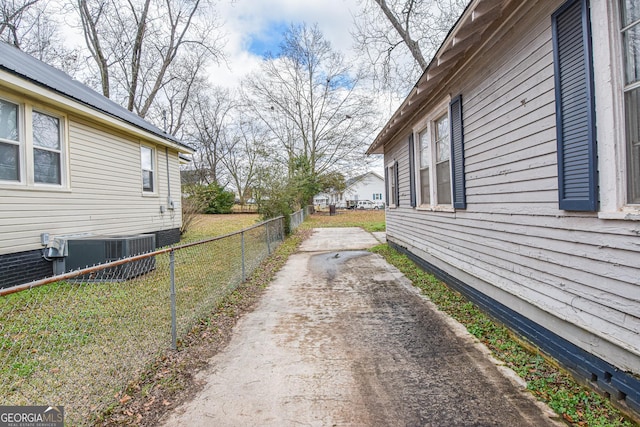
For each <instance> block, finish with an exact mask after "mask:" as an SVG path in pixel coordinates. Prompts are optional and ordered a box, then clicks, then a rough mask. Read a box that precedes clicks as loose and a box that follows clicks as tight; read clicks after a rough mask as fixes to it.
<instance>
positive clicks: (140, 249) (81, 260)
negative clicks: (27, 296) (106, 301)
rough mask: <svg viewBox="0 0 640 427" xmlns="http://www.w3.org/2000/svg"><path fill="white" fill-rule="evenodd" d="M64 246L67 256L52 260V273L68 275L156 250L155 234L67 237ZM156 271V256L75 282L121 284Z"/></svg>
mask: <svg viewBox="0 0 640 427" xmlns="http://www.w3.org/2000/svg"><path fill="white" fill-rule="evenodd" d="M66 243H67V256H66V257H63V258H58V259H57V260H56V261H54V273H55V274H62V273H67V272H70V271H74V270H78V269H81V268H85V267H87V266H89V267H90V266H93V265H97V264H104V263H107V262H111V261H116V260H119V259H122V258H127V257H131V256H134V255H140V254H143V253H146V252H152V251H154V250H155V249H156V236H155V235H154V234H138V235H135V236H112V237H105V236H87V237H80V238H69V239H67V240H66ZM155 268H156V262H155V257H149V258H144V259H141V260H138V261H133V262H129V263H125V264H121V265H118V266H116V267H111V268H107V269H104V270H100V271H96V272H95V273H91V274H87V275H84V276H80V277H78V278H77V279H75V280H78V281H98V282H106V281H113V282H120V281H125V280H129V279H132V278H134V277H136V276H140V275H141V274H146V273H148V272H150V271H152V270H154V269H155Z"/></svg>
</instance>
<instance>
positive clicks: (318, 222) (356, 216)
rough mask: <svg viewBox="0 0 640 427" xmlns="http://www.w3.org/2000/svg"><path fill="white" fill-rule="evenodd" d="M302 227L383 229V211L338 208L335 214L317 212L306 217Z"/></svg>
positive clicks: (384, 226)
mask: <svg viewBox="0 0 640 427" xmlns="http://www.w3.org/2000/svg"><path fill="white" fill-rule="evenodd" d="M301 227H302V228H317V227H362V228H364V229H365V230H367V231H371V232H372V231H385V230H386V223H385V212H384V209H381V210H338V211H337V214H336V215H329V212H318V213H315V214H313V215H311V216H309V217H308V218H307V220H306V221H305V222H304V223H303V224H302V225H301Z"/></svg>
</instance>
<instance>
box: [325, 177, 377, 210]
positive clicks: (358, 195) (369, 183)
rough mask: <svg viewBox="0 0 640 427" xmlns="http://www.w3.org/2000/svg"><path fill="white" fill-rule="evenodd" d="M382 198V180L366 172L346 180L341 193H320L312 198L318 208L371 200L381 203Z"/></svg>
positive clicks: (345, 205)
mask: <svg viewBox="0 0 640 427" xmlns="http://www.w3.org/2000/svg"><path fill="white" fill-rule="evenodd" d="M383 197H384V178H382V177H381V176H380V175H378V174H377V173H375V172H367V173H365V174H362V175H358V176H356V177H354V178H351V179H348V180H347V182H346V187H345V190H344V191H343V192H333V193H322V194H319V195H317V196H315V197H314V199H313V200H314V204H316V205H319V206H327V205H337V206H343V207H347V206H348V204H349V202H357V201H358V200H371V201H378V202H382V200H383Z"/></svg>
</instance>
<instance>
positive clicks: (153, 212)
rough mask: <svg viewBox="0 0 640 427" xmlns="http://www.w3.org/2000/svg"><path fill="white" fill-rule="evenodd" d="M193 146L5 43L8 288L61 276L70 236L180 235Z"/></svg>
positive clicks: (1, 88) (3, 198)
mask: <svg viewBox="0 0 640 427" xmlns="http://www.w3.org/2000/svg"><path fill="white" fill-rule="evenodd" d="M192 152H193V150H192V149H191V148H189V147H188V146H186V145H184V144H182V143H181V142H180V141H178V140H176V139H175V138H173V137H172V136H170V135H168V134H166V133H165V132H163V131H161V130H160V129H158V128H157V127H155V126H153V125H151V124H150V123H148V122H146V121H145V120H143V119H141V118H140V117H138V116H137V115H135V114H133V113H131V112H130V111H128V110H126V109H124V108H122V107H120V106H119V105H117V104H115V103H114V102H112V101H110V100H109V99H107V98H105V97H103V96H102V95H99V94H98V93H96V92H95V91H93V90H91V89H90V88H88V87H86V86H84V85H82V84H80V83H79V82H77V81H75V80H73V79H71V78H70V77H69V76H67V75H66V74H64V73H63V72H61V71H58V70H56V69H54V68H52V67H50V66H48V65H46V64H44V63H42V62H40V61H38V60H36V59H34V58H32V57H31V56H29V55H26V54H24V53H22V52H20V51H19V50H17V49H15V48H13V47H11V46H9V45H6V44H3V43H0V287H7V286H12V285H15V284H19V283H24V282H27V281H30V280H36V279H39V278H42V277H45V276H48V275H51V274H52V263H51V262H50V261H47V260H46V259H44V258H43V249H44V248H45V245H46V244H47V242H48V241H49V242H50V241H51V240H52V239H54V238H55V237H58V236H66V235H77V234H84V235H105V236H114V235H132V234H139V233H153V234H155V242H156V246H163V245H166V244H170V243H175V242H177V241H178V240H179V238H180V231H179V230H180V225H181V222H182V216H181V209H180V193H181V192H180V160H179V156H180V155H181V154H190V153H192Z"/></svg>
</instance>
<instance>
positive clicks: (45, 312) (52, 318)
mask: <svg viewBox="0 0 640 427" xmlns="http://www.w3.org/2000/svg"><path fill="white" fill-rule="evenodd" d="M294 215H302V216H303V217H304V214H303V213H302V214H300V213H296V214H294ZM298 225H299V224H298ZM293 229H294V228H292V230H293ZM284 234H285V233H284V218H282V217H280V218H276V219H273V220H270V221H266V222H263V223H261V224H258V225H256V226H253V227H250V228H247V229H244V230H242V231H240V232H237V233H232V234H228V235H225V236H221V237H216V238H211V239H207V240H203V241H200V242H196V243H189V244H185V245H181V246H175V247H171V248H165V249H161V250H157V251H154V252H151V253H147V254H143V255H138V256H134V257H130V258H126V259H122V260H118V261H115V262H111V263H107V264H102V265H99V266H95V267H91V268H85V269H81V270H77V271H74V272H70V273H66V274H63V275H58V276H55V277H52V278H49V279H45V280H40V281H37V282H32V283H28V284H25V285H21V286H17V287H14V288H9V289H2V290H0V396H2V404H3V405H62V406H65V418H66V420H65V421H66V425H85V424H89V423H91V419H92V417H93V416H95V414H96V413H98V412H100V411H101V410H104V409H105V408H107V407H108V406H109V405H112V404H113V403H114V402H117V399H116V398H115V396H117V394H118V392H119V391H121V390H122V389H123V388H124V387H125V386H126V384H127V383H128V382H129V381H131V380H132V379H134V378H135V377H136V375H138V374H140V373H141V372H142V371H143V370H144V368H145V366H146V365H148V364H150V363H152V362H153V360H154V359H155V358H157V357H158V356H159V355H160V353H161V352H163V351H165V350H167V349H168V348H174V349H175V348H176V343H177V341H179V340H180V338H181V337H182V336H184V335H185V334H186V333H188V332H189V331H190V330H191V329H192V327H193V326H195V325H196V323H197V322H198V321H199V320H200V319H202V318H203V317H205V316H207V314H208V313H210V312H211V311H212V309H214V308H215V307H216V306H217V304H218V303H219V301H220V300H221V299H222V298H223V297H224V296H225V295H226V294H227V293H229V292H230V291H231V290H233V289H235V288H236V287H237V286H238V285H239V284H240V283H241V282H242V281H244V280H245V278H246V277H247V276H248V275H250V274H251V272H252V271H253V270H254V269H255V268H256V267H258V265H259V264H260V263H261V262H262V261H263V260H264V259H265V258H266V257H267V256H268V255H269V254H270V253H271V252H272V251H274V250H275V249H276V247H277V246H278V245H279V244H280V243H281V242H282V241H283V240H284V238H285V235H284Z"/></svg>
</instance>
